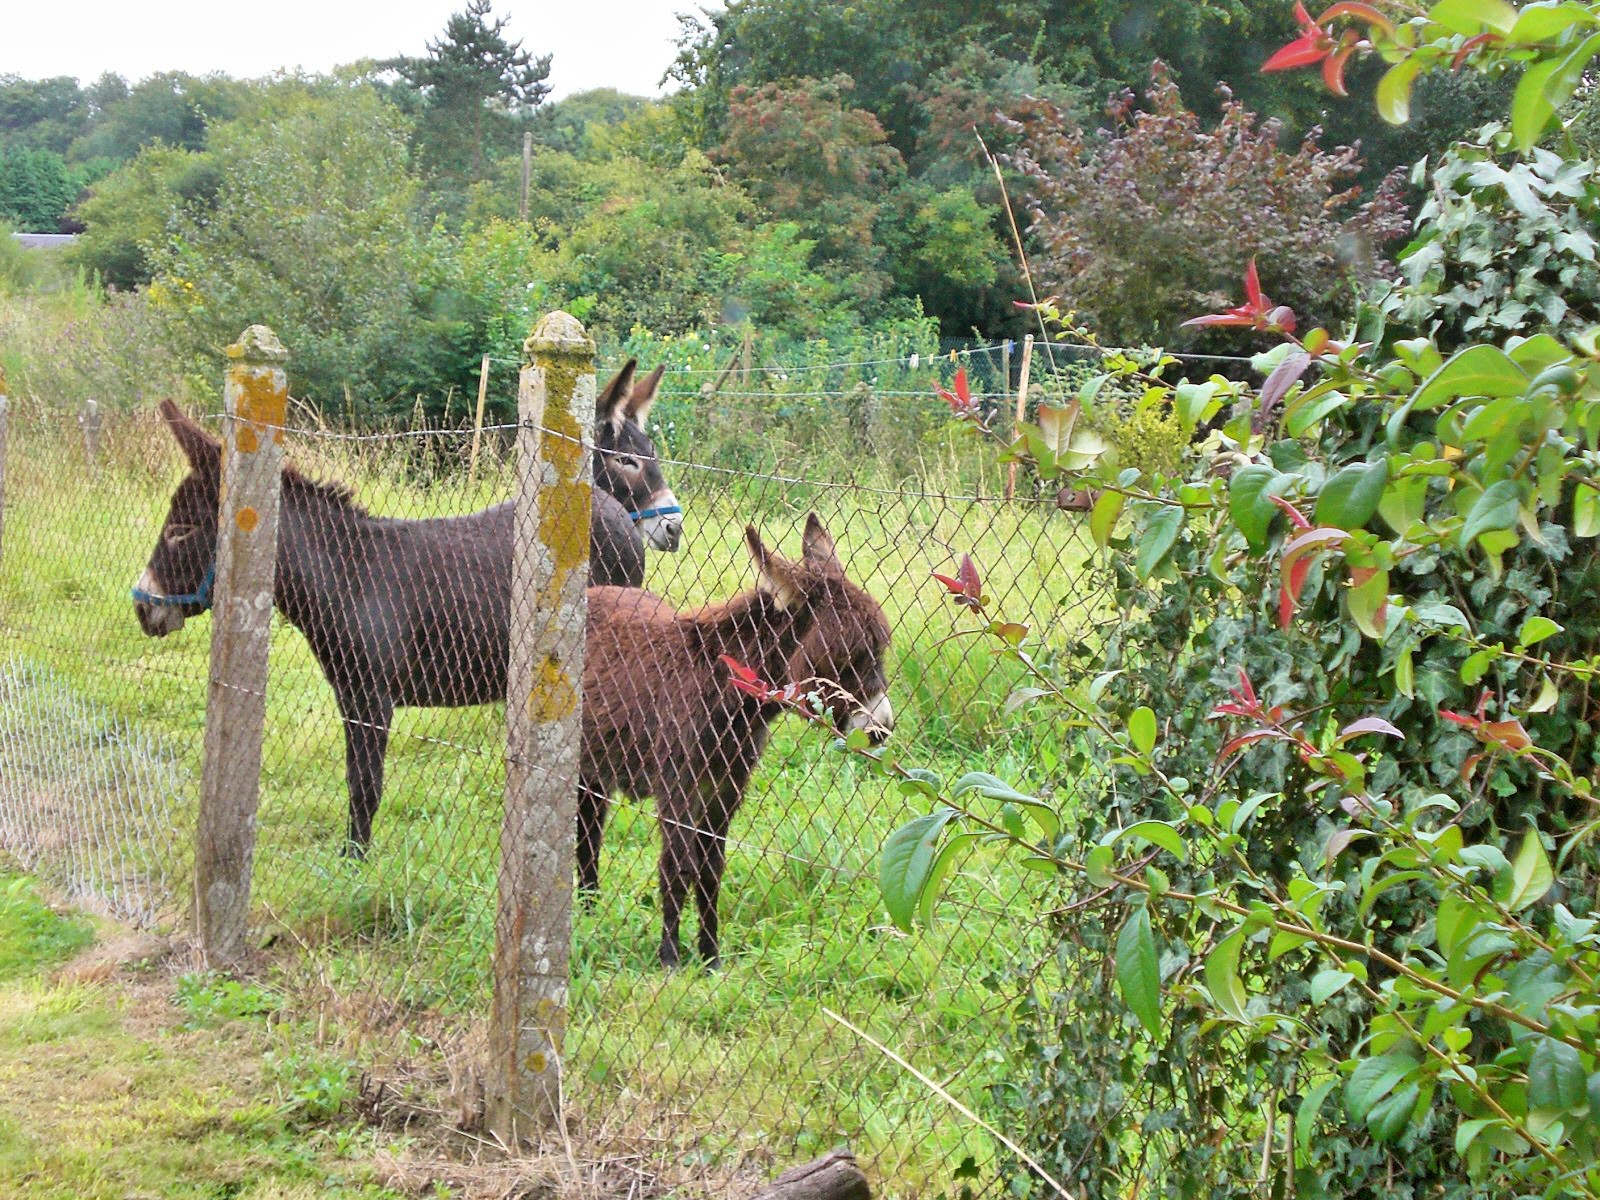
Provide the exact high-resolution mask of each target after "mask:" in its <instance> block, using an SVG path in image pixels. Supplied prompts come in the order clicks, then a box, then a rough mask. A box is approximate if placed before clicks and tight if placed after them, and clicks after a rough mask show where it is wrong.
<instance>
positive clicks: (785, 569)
mask: <svg viewBox="0 0 1600 1200" xmlns="http://www.w3.org/2000/svg"><path fill="white" fill-rule="evenodd" d="M744 544H745V548H746V549H747V550H749V551H750V558H751V560H752V561H753V562H754V563H755V564H756V587H758V588H760V589H761V590H762V591H763V592H766V593H767V594H768V595H769V596H771V597H772V598H773V599H774V600H776V601H777V602H778V607H779V608H781V609H787V608H790V607H791V606H793V605H794V604H795V603H797V602H798V601H799V600H800V598H801V597H802V596H803V595H804V589H802V588H801V586H800V572H799V571H798V570H797V569H796V568H795V564H794V563H792V562H790V561H789V560H788V559H786V558H784V557H782V556H781V555H779V554H776V553H774V552H773V551H771V550H768V549H767V548H766V547H765V546H763V545H762V544H761V535H760V534H759V533H757V532H756V529H755V526H754V525H746V526H745V527H744Z"/></svg>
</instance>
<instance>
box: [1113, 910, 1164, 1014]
mask: <svg viewBox="0 0 1600 1200" xmlns="http://www.w3.org/2000/svg"><path fill="white" fill-rule="evenodd" d="M1117 987H1118V988H1119V989H1121V991H1122V999H1123V1002H1124V1003H1125V1004H1127V1006H1128V1008H1129V1010H1130V1011H1131V1012H1132V1013H1133V1015H1134V1016H1135V1017H1137V1018H1138V1019H1139V1024H1141V1025H1143V1026H1144V1027H1145V1029H1147V1030H1148V1031H1149V1032H1150V1034H1151V1036H1152V1037H1154V1036H1158V1035H1159V1034H1160V1033H1161V971H1160V962H1159V959H1158V958H1157V955H1156V939H1155V935H1154V934H1153V933H1152V932H1151V931H1150V912H1149V910H1148V909H1147V908H1146V907H1145V906H1144V905H1142V904H1141V905H1140V906H1139V907H1138V908H1136V909H1134V910H1133V912H1132V913H1131V914H1130V915H1129V916H1128V919H1127V920H1126V921H1125V922H1123V925H1122V931H1121V932H1120V933H1118V934H1117Z"/></svg>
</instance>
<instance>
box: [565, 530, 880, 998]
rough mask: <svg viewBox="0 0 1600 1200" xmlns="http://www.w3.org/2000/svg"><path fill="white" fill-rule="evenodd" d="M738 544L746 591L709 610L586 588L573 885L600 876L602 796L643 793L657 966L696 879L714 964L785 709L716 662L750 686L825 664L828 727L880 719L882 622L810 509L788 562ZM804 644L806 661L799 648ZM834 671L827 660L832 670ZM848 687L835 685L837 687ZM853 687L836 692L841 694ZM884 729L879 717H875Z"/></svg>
mask: <svg viewBox="0 0 1600 1200" xmlns="http://www.w3.org/2000/svg"><path fill="white" fill-rule="evenodd" d="M745 542H746V544H747V546H748V548H749V551H750V557H751V558H752V559H754V560H755V565H756V575H757V584H756V587H755V588H753V589H752V590H750V591H748V592H745V593H744V594H743V595H740V596H736V597H734V598H733V599H732V600H729V601H726V602H725V603H721V604H709V605H706V606H705V607H704V608H699V609H695V610H692V611H689V612H682V613H680V612H677V611H675V610H674V609H673V608H672V606H671V605H669V604H668V603H667V602H666V601H665V600H663V599H661V598H660V597H659V596H654V595H651V594H650V593H649V592H645V591H638V590H635V589H624V588H605V587H600V588H591V589H590V590H589V640H588V652H587V658H586V659H585V661H584V671H583V761H582V767H581V775H582V779H581V783H580V787H579V792H578V826H579V828H578V864H579V866H578V878H579V882H580V884H581V885H582V886H585V887H589V888H593V887H594V886H595V885H596V883H597V882H598V871H599V855H600V841H601V837H602V835H603V833H604V830H605V820H606V812H607V809H608V807H609V804H610V797H611V794H612V792H614V791H622V792H624V793H626V794H627V795H629V796H632V797H635V798H643V797H645V796H654V797H655V802H656V813H657V815H658V817H659V818H660V825H661V859H660V886H661V926H662V928H661V951H660V953H661V962H662V963H663V964H664V965H666V966H669V967H672V966H676V965H677V964H678V958H679V952H678V925H679V918H680V916H681V915H682V911H683V904H684V899H685V897H686V896H687V894H688V890H689V887H690V886H691V885H693V887H694V892H695V900H696V903H697V905H698V907H699V910H700V937H699V946H700V954H701V957H702V958H704V959H705V961H706V962H707V964H709V965H711V966H713V967H714V966H716V965H717V964H718V962H719V961H720V959H719V954H718V941H717V895H718V892H719V891H720V890H721V886H722V872H723V868H724V866H725V865H726V861H727V838H728V826H729V823H730V822H731V821H732V820H733V815H734V813H736V812H738V811H739V805H740V803H741V802H742V801H743V800H744V794H745V789H746V787H748V786H749V783H750V776H751V773H752V772H753V771H754V770H755V767H756V763H757V761H758V760H759V759H760V757H761V751H762V749H763V748H764V747H765V745H766V741H767V733H768V729H769V727H770V725H771V723H772V721H773V720H774V719H775V718H776V717H777V716H778V714H779V713H780V712H781V711H782V707H781V705H778V704H775V703H771V702H765V701H763V700H761V699H759V698H757V697H755V696H751V695H748V694H746V693H744V692H742V691H739V690H737V689H735V688H734V687H732V686H731V685H730V684H729V668H728V666H727V665H726V664H725V663H723V662H722V658H723V656H724V655H726V656H728V657H730V658H733V659H735V660H737V661H738V662H740V663H742V664H744V665H745V666H747V667H749V668H751V669H752V670H754V671H755V672H756V674H757V675H759V676H760V677H761V678H762V679H767V680H775V681H781V680H787V679H790V678H792V676H793V672H795V671H796V670H797V669H798V664H800V663H802V662H803V663H804V664H806V667H807V669H809V668H811V667H817V668H818V670H817V671H816V672H815V673H817V674H821V673H822V670H823V669H827V670H828V674H827V678H828V679H829V680H830V681H831V682H829V683H828V684H826V685H824V686H823V688H822V689H820V690H822V691H823V692H824V693H825V694H824V695H823V697H822V699H823V702H824V703H825V704H826V705H827V706H828V708H829V709H830V711H831V712H832V714H833V718H834V721H835V723H836V724H837V725H839V727H840V728H849V727H851V726H853V725H857V724H859V725H860V726H862V727H866V728H868V729H869V731H870V732H871V733H872V734H873V735H875V736H877V737H880V738H881V737H883V736H886V735H887V733H888V729H887V724H888V722H889V721H890V720H892V717H891V715H890V713H889V710H888V701H887V699H886V698H885V693H884V690H883V659H884V655H885V654H886V652H887V650H888V647H889V625H888V622H887V621H886V620H885V619H884V615H883V610H882V609H881V608H879V606H878V604H877V602H876V601H875V600H873V599H872V597H871V596H869V595H867V593H866V592H865V591H863V590H862V589H861V588H859V587H857V586H856V585H855V584H853V583H851V582H850V581H849V580H848V579H846V578H845V576H844V569H843V568H842V567H841V566H840V564H839V559H838V555H837V554H836V553H835V550H834V545H833V539H832V538H830V537H829V536H828V533H827V531H826V530H825V529H823V527H822V523H821V522H820V521H818V520H817V518H816V516H815V514H813V515H812V516H811V517H809V518H808V519H807V521H806V529H805V539H804V546H805V551H804V554H803V555H802V557H801V558H800V560H799V561H798V562H791V561H789V560H787V559H784V558H782V557H780V556H779V555H777V554H775V553H774V552H772V551H771V550H768V549H767V548H766V547H765V546H763V545H762V544H761V539H760V537H759V536H757V534H756V532H755V530H754V529H752V528H749V527H748V526H747V527H746V529H745ZM803 645H807V646H809V647H810V649H809V650H808V651H806V653H805V654H804V655H802V653H801V651H802V646H803ZM835 664H836V665H835ZM846 680H848V681H850V684H846V683H845V681H846ZM850 685H853V686H854V688H860V689H862V690H861V691H859V692H856V693H855V694H856V695H860V696H863V697H864V699H863V700H860V701H854V700H846V698H845V692H846V690H847V687H849V686H850ZM880 722H881V723H880Z"/></svg>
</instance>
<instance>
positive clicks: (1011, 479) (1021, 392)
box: [1006, 333, 1033, 500]
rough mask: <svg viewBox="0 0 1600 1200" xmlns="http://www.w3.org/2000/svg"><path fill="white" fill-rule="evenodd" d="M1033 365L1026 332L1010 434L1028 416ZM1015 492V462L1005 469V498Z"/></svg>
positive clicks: (1029, 340) (1030, 347) (1030, 344)
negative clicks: (1015, 409) (1015, 406)
mask: <svg viewBox="0 0 1600 1200" xmlns="http://www.w3.org/2000/svg"><path fill="white" fill-rule="evenodd" d="M1032 366H1033V334H1031V333H1030V334H1026V335H1024V337H1023V339H1022V368H1021V370H1020V371H1019V372H1018V373H1017V413H1016V424H1015V425H1013V426H1012V427H1011V436H1012V437H1013V438H1015V437H1016V435H1017V427H1018V426H1020V425H1021V424H1022V422H1023V421H1025V420H1026V419H1027V416H1028V371H1029V369H1030V368H1031V367H1032ZM1016 494H1017V464H1016V463H1012V464H1011V466H1010V467H1009V468H1008V469H1007V471H1006V499H1007V500H1010V499H1012V498H1014V497H1015V496H1016Z"/></svg>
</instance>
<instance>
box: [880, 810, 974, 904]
mask: <svg viewBox="0 0 1600 1200" xmlns="http://www.w3.org/2000/svg"><path fill="white" fill-rule="evenodd" d="M957 815H958V814H957V813H956V810H955V809H953V808H941V809H939V810H937V811H935V812H931V813H928V814H927V815H926V816H921V817H917V818H915V819H914V820H911V821H907V822H906V823H905V824H904V825H902V826H900V828H899V829H896V830H895V831H894V832H893V833H891V834H890V835H889V837H888V840H887V841H885V842H884V844H883V854H882V855H881V856H880V857H879V859H878V883H879V886H880V888H881V889H882V891H883V903H884V907H885V908H887V909H888V910H889V919H890V920H891V921H893V922H894V923H895V925H897V926H898V927H899V928H900V929H902V930H904V931H905V932H906V933H910V932H911V921H912V918H913V916H914V915H915V914H916V911H917V902H918V900H919V899H920V898H921V895H922V891H923V888H924V887H925V886H926V884H927V882H928V879H929V877H930V876H931V874H932V872H933V864H934V858H935V850H936V848H937V846H938V842H939V834H940V833H941V832H942V831H943V830H944V827H945V826H946V825H948V824H949V823H950V822H951V821H952V820H953V819H954V818H955V817H956V816H957Z"/></svg>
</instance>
